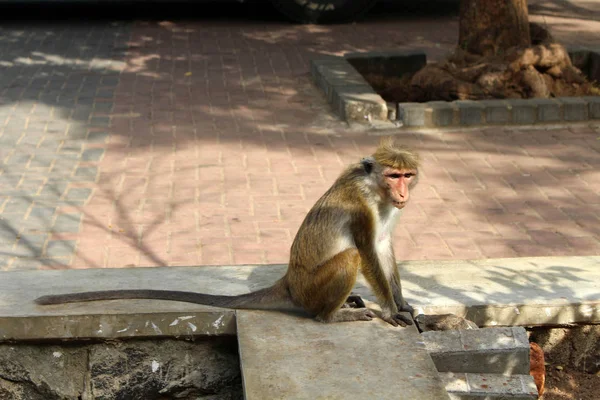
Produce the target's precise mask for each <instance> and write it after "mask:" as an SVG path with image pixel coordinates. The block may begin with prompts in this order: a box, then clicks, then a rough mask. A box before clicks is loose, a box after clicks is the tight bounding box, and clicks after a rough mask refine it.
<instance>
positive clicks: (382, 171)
mask: <svg viewBox="0 0 600 400" xmlns="http://www.w3.org/2000/svg"><path fill="white" fill-rule="evenodd" d="M368 160H370V161H371V162H372V163H373V165H372V173H374V174H375V175H376V177H377V182H378V185H379V188H380V190H381V191H382V194H383V195H384V197H386V198H387V199H388V200H389V201H390V203H391V204H392V205H393V206H394V207H396V208H398V209H402V208H404V206H406V203H407V202H408V198H409V191H410V189H412V188H413V187H414V186H415V185H416V184H417V182H418V179H419V176H418V171H419V164H420V158H419V154H418V153H417V152H415V151H414V150H412V149H410V148H408V147H406V146H403V145H400V144H398V143H396V142H395V141H394V140H393V139H392V138H385V139H383V140H382V141H381V142H380V144H379V146H378V147H377V150H376V151H375V153H373V156H372V157H369V159H368Z"/></svg>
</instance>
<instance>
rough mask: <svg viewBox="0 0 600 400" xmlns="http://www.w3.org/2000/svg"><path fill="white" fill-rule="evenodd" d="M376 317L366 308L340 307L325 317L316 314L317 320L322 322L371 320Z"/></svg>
mask: <svg viewBox="0 0 600 400" xmlns="http://www.w3.org/2000/svg"><path fill="white" fill-rule="evenodd" d="M376 317H377V315H375V313H374V312H373V311H371V310H369V309H368V308H342V309H339V310H337V311H336V312H334V313H333V314H332V315H329V316H328V317H327V318H323V317H321V316H317V320H318V321H322V322H348V321H371V320H372V319H373V318H376Z"/></svg>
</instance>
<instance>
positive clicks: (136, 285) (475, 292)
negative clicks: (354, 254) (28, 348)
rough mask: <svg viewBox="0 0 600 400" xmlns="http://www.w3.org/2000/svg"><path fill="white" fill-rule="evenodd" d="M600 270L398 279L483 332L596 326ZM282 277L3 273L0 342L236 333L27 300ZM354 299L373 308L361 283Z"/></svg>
mask: <svg viewBox="0 0 600 400" xmlns="http://www.w3.org/2000/svg"><path fill="white" fill-rule="evenodd" d="M599 266H600V257H599V256H586V257H529V258H501V259H484V260H471V261H469V260H457V261H437V260H433V261H410V262H405V263H402V264H401V265H400V272H401V275H402V279H403V290H404V294H405V297H406V298H407V300H408V302H409V303H410V304H412V305H413V306H414V307H415V309H416V311H417V313H424V314H445V313H453V314H456V315H459V316H463V317H466V318H468V319H470V320H472V321H474V322H475V323H477V324H478V325H479V326H502V325H523V326H539V325H557V324H573V323H594V322H596V323H597V322H600V268H599ZM285 269H286V266H285V265H281V264H277V265H250V266H245V265H239V266H203V267H168V268H160V267H155V268H122V269H101V268H100V269H83V270H47V271H15V272H0V339H5V340H6V339H44V338H46V339H49V338H76V337H94V338H95V337H123V336H148V335H149V336H153V335H159V336H160V335H165V334H168V335H192V334H193V335H201V334H206V335H212V334H215V335H217V334H235V323H234V312H233V311H231V310H223V309H220V308H213V307H206V306H201V305H195V304H189V303H179V302H168V301H155V300H112V301H105V302H88V303H73V304H65V305H56V306H37V305H35V304H34V303H33V300H34V299H35V298H36V297H38V296H42V295H47V294H59V293H69V292H82V291H89V290H102V289H118V288H131V289H142V288H149V289H173V290H185V291H197V292H204V293H210V294H240V293H247V292H249V291H252V290H256V289H259V288H262V287H266V286H269V285H271V284H272V283H274V282H275V281H276V280H277V279H279V278H280V277H281V276H282V275H283V274H284V273H285ZM355 291H356V292H357V293H359V294H361V295H363V297H364V298H365V300H366V301H370V302H371V303H369V306H370V307H373V308H376V305H375V304H374V303H373V301H374V300H375V298H374V297H373V295H372V293H371V291H370V289H368V287H367V286H366V283H365V280H364V278H363V277H359V280H358V282H357V285H356V287H355ZM151 316H152V317H153V318H152V319H149V317H151ZM154 316H157V317H156V318H154ZM190 316H191V317H193V318H194V320H193V321H192V320H190V319H189V318H187V317H190ZM180 317H181V318H183V319H180ZM176 320H179V321H181V322H175V321H176ZM194 321H195V322H194ZM217 321H219V323H217ZM183 322H185V323H183ZM187 322H190V323H192V324H193V326H194V327H196V330H194V328H193V327H191V326H190V325H188V324H187ZM152 323H154V325H156V326H157V327H158V328H159V330H160V332H159V331H157V330H155V329H154V326H153V325H152ZM101 324H102V329H100V325H101ZM128 324H131V328H130V327H129V325H128ZM146 324H148V325H147V326H146ZM172 324H174V325H172ZM215 324H216V326H215ZM75 326H77V327H78V328H77V330H76V331H74V330H73V329H74V328H73V327H75ZM109 326H110V327H109ZM142 327H143V328H144V329H141V328H142ZM124 329H125V330H124ZM136 329H137V331H136Z"/></svg>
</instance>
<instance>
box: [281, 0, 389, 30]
mask: <svg viewBox="0 0 600 400" xmlns="http://www.w3.org/2000/svg"><path fill="white" fill-rule="evenodd" d="M271 3H273V5H274V6H275V8H277V9H278V10H279V12H281V13H282V14H284V15H285V16H287V17H288V18H290V19H291V20H293V21H295V22H299V23H303V24H334V23H345V22H352V21H356V20H358V19H360V18H361V17H362V16H364V15H365V14H366V13H367V12H368V11H369V10H370V9H371V7H373V6H374V5H375V3H377V0H271Z"/></svg>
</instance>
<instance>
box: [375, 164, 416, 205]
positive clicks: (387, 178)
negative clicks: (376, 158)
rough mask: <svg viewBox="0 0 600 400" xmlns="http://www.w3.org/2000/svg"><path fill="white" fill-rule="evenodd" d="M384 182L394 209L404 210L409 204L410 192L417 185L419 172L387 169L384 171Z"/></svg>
mask: <svg viewBox="0 0 600 400" xmlns="http://www.w3.org/2000/svg"><path fill="white" fill-rule="evenodd" d="M383 180H384V187H385V188H386V189H387V194H388V198H389V199H390V202H391V203H392V205H393V206H394V207H396V208H398V209H402V208H404V206H406V203H407V202H408V197H409V190H410V189H412V187H413V186H414V185H415V184H416V183H417V170H416V169H396V168H389V167H386V168H384V170H383Z"/></svg>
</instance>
